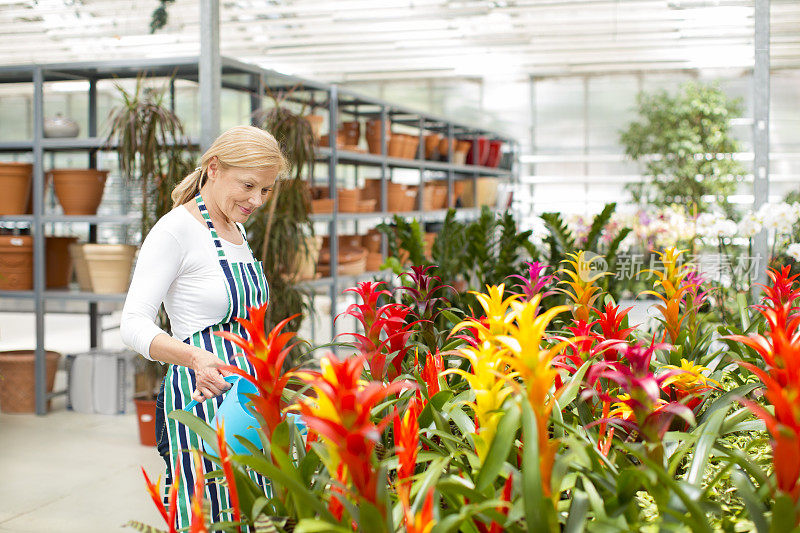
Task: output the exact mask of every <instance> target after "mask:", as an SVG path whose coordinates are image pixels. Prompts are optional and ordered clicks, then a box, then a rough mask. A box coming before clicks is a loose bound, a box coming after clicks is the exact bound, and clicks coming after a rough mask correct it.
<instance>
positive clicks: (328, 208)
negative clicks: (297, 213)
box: [310, 187, 333, 213]
mask: <svg viewBox="0 0 800 533" xmlns="http://www.w3.org/2000/svg"><path fill="white" fill-rule="evenodd" d="M310 192H311V212H312V213H333V199H332V198H330V195H329V194H328V187H311V191H310Z"/></svg>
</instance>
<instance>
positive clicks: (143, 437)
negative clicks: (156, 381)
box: [133, 398, 156, 446]
mask: <svg viewBox="0 0 800 533" xmlns="http://www.w3.org/2000/svg"><path fill="white" fill-rule="evenodd" d="M133 403H135V404H136V418H137V420H138V421H139V442H141V443H142V446H155V445H156V401H155V400H150V399H146V398H134V399H133Z"/></svg>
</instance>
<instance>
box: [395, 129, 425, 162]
mask: <svg viewBox="0 0 800 533" xmlns="http://www.w3.org/2000/svg"><path fill="white" fill-rule="evenodd" d="M418 147H419V137H418V136H416V135H406V134H405V133H392V138H391V140H390V141H389V148H388V155H389V157H397V158H400V159H416V158H417V148H418Z"/></svg>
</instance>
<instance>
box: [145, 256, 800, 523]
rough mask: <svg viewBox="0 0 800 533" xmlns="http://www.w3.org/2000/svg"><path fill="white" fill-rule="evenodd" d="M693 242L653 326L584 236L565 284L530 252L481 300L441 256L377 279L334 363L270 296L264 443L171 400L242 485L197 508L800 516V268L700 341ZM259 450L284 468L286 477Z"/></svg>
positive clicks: (250, 349)
mask: <svg viewBox="0 0 800 533" xmlns="http://www.w3.org/2000/svg"><path fill="white" fill-rule="evenodd" d="M679 255H680V254H679V253H678V252H676V251H675V250H667V251H664V252H662V258H666V259H667V261H666V262H665V263H664V265H666V266H664V265H662V266H663V268H662V269H660V270H658V272H659V273H660V274H661V275H655V278H656V285H655V287H654V288H655V292H657V294H659V295H660V296H662V297H663V298H662V300H661V302H660V305H661V306H662V317H663V319H664V320H663V322H662V323H660V324H659V325H658V326H657V329H656V330H655V331H643V330H641V329H640V328H639V327H638V325H636V324H630V323H629V321H628V315H629V311H630V309H625V308H622V307H621V306H619V305H617V304H616V303H615V302H614V301H613V299H611V298H610V296H609V295H608V294H607V293H605V291H604V290H603V288H602V286H601V285H599V283H598V280H600V279H602V278H603V277H605V273H604V272H603V271H602V269H599V267H598V268H597V271H591V270H589V275H588V276H582V275H581V273H582V272H584V273H585V270H586V269H584V268H583V267H584V266H585V265H586V264H587V262H588V259H587V255H586V254H585V253H583V252H582V251H576V252H574V253H573V255H572V256H571V259H570V262H568V263H567V264H566V266H565V268H564V269H563V271H562V272H561V274H563V277H564V279H565V280H567V282H566V283H564V282H562V286H563V285H565V284H566V288H564V289H563V291H564V292H562V293H561V294H558V293H554V294H547V293H548V292H550V290H551V288H552V282H553V281H555V280H552V281H550V282H549V283H548V282H544V281H543V280H544V279H545V277H544V276H545V275H544V273H543V270H542V268H540V267H538V266H535V265H528V267H529V268H528V272H527V274H528V275H527V277H525V278H524V280H523V283H522V284H521V285H520V286H518V289H519V293H513V292H512V293H509V292H508V291H507V290H506V287H505V286H504V285H502V284H501V285H497V286H493V285H489V286H487V287H486V289H485V291H483V292H475V293H473V294H471V295H470V298H472V299H473V300H474V302H476V305H475V306H474V307H473V308H472V314H471V315H470V314H467V315H464V314H462V313H460V312H459V311H457V310H455V309H453V308H452V307H450V306H451V304H450V294H449V293H452V292H453V289H452V288H448V287H444V286H443V284H442V283H441V281H440V280H439V279H438V278H437V277H436V276H435V275H434V272H435V271H433V270H432V269H430V268H422V267H420V268H414V269H412V270H411V271H410V272H408V273H407V274H406V275H405V276H403V279H402V280H401V281H402V282H405V283H406V286H405V287H404V288H398V289H396V290H389V288H388V287H389V285H388V284H382V283H378V282H365V283H362V284H359V285H358V286H357V287H355V288H354V289H351V290H352V292H353V293H355V294H356V295H357V297H358V302H357V303H355V304H353V305H351V306H350V307H349V308H348V309H347V311H346V312H345V315H346V316H349V317H352V318H354V319H355V320H356V323H357V324H358V329H357V330H356V331H351V332H348V333H347V335H349V337H343V338H349V339H352V344H350V345H346V344H341V343H340V344H338V345H337V350H338V353H337V354H335V355H334V354H327V355H324V356H323V357H322V358H321V359H319V361H318V365H319V368H306V369H292V370H289V371H286V372H284V371H283V368H282V366H283V365H282V364H281V363H282V362H283V358H284V357H285V354H286V353H287V351H288V350H289V349H291V344H292V335H291V334H287V333H283V332H282V330H281V327H282V326H281V325H279V326H278V327H276V328H275V329H274V330H272V331H270V332H266V331H265V330H264V328H263V327H262V326H261V324H262V320H263V318H262V313H263V309H252V310H251V317H250V319H249V320H247V321H242V325H243V327H244V331H245V332H246V335H243V336H242V337H237V336H235V335H229V336H228V338H229V339H231V340H233V341H234V342H235V343H236V344H237V345H238V346H239V347H241V348H242V350H243V351H244V355H245V357H247V359H248V360H249V361H250V362H251V363H252V364H253V367H254V368H255V370H256V372H255V376H250V377H245V379H250V380H251V381H253V383H255V384H256V385H257V387H258V394H257V395H255V396H254V397H253V403H254V406H255V407H256V411H257V413H258V419H259V422H260V426H261V427H260V428H259V432H260V435H261V438H262V440H263V443H264V451H261V450H259V449H256V448H255V447H254V446H249V448H248V449H249V450H250V452H251V453H249V454H232V453H230V451H229V450H228V449H227V444H226V441H225V435H224V433H223V432H224V429H223V428H221V429H220V431H219V433H218V434H217V435H215V434H214V431H213V430H212V429H211V428H209V427H208V426H207V425H205V424H203V423H201V422H200V421H199V420H197V419H196V418H194V417H193V415H190V414H188V413H176V414H174V415H171V416H174V417H175V418H177V419H178V420H179V421H181V422H183V423H186V424H188V425H189V426H190V427H191V428H192V429H194V430H195V431H197V433H198V434H199V435H200V436H201V437H202V438H203V440H205V441H206V442H207V443H209V444H210V446H211V449H213V450H214V452H215V453H216V455H213V454H204V455H205V456H206V458H207V459H208V460H210V461H212V462H214V463H215V464H218V465H219V469H218V470H217V471H215V472H212V473H211V474H210V475H209V477H210V478H214V479H208V480H206V481H207V482H216V483H222V484H223V485H224V486H225V487H226V490H229V491H230V495H231V498H230V500H231V501H232V502H233V505H232V507H233V509H231V510H230V513H229V521H227V522H223V523H219V524H214V525H213V526H210V525H208V524H206V523H205V522H204V519H203V517H204V516H207V515H208V514H207V513H203V512H202V503H201V502H200V501H198V500H199V498H196V499H195V500H196V502H195V505H194V508H195V511H196V519H195V521H194V525H193V527H196V528H197V529H196V530H197V531H202V530H203V529H202V528H209V529H212V528H213V529H216V530H224V531H262V530H264V531H278V532H290V531H307V532H310V531H332V532H345V531H370V532H373V531H375V532H400V531H405V532H417V531H421V532H427V533H444V532H447V531H469V532H477V533H498V532H500V531H510V532H520V533H521V532H524V531H544V532H556V531H581V530H583V531H588V532H595V531H598V532H599V531H657V530H670V531H672V530H677V531H680V530H686V531H704V532H706V531H707V532H712V531H734V530H756V531H759V532H760V533H762V532H763V533H767V532H769V531H793V530H795V531H796V529H793V528H797V527H799V526H798V524H799V523H800V521H799V520H798V518H799V517H800V507H799V505H800V504H798V496H800V494H798V493H799V492H800V488H799V487H800V482H799V481H798V477H800V463H799V462H798V461H800V459H798V458H799V457H800V448H799V447H798V446H799V444H798V443H800V410H799V409H800V408H798V405H800V357H798V354H800V344H799V343H800V314H799V313H798V312H797V306H798V299H799V298H800V288H798V287H797V283H796V280H795V278H792V277H789V276H788V273H787V272H783V271H782V272H772V273H771V279H772V283H771V285H769V286H768V287H766V288H765V291H766V297H767V298H766V300H765V303H764V304H763V305H761V306H759V307H757V308H756V309H757V310H758V312H759V313H760V314H761V315H763V318H761V319H760V320H755V317H749V315H748V312H747V310H746V309H743V310H742V313H741V317H742V321H743V329H742V331H743V332H745V333H746V334H745V333H742V334H738V336H737V335H736V334H735V335H734V336H729V337H728V338H727V339H725V340H723V342H724V343H726V344H725V348H715V349H714V350H713V351H712V350H711V349H710V343H709V345H707V347H708V353H705V354H702V357H697V358H694V357H693V358H687V357H685V355H687V354H688V353H689V352H687V351H686V346H687V345H686V343H685V342H683V341H682V339H687V338H690V337H691V336H692V335H694V334H695V333H692V329H693V328H695V326H697V325H698V324H699V325H700V328H698V329H697V330H696V331H699V332H701V333H702V335H705V334H706V331H705V329H703V328H704V327H705V326H704V324H703V322H702V311H700V310H699V309H700V307H699V306H698V305H697V302H698V298H702V293H703V291H705V290H706V288H705V284H704V283H703V282H702V280H699V279H696V278H695V277H693V274H692V271H691V270H690V268H684V267H682V266H680V265H679V261H677V258H678V257H679ZM598 263H599V262H598ZM512 279H515V280H517V279H519V278H512ZM565 292H566V293H567V295H565V294H564V293H565ZM559 298H562V301H566V303H567V304H568V305H558V299H559ZM546 299H549V300H550V302H548V303H549V304H551V305H549V306H548V305H545V304H543V301H544V300H546ZM567 311H571V312H567ZM693 313H694V314H696V318H697V321H694V318H693V316H694V315H693ZM744 322H747V324H744ZM756 330H758V331H756ZM667 341H673V342H676V341H677V344H678V345H676V344H667ZM700 346H703V344H702V343H694V344H693V350H697V349H699V348H698V347H700ZM726 350H727V351H726ZM691 353H692V354H694V353H695V352H691ZM734 353H735V354H736V355H735V356H734V357H731V354H734ZM734 359H737V360H740V363H739V364H738V365H737V364H733V363H732V361H733V360H734ZM707 360H712V364H708V363H706V362H705V361H707ZM728 362H731V363H730V364H729V363H728ZM726 365H727V366H726ZM745 371H747V372H745ZM293 383H294V384H293ZM761 385H763V386H764V389H765V392H764V393H763V394H762V395H759V394H758V388H759V387H760V386H761ZM298 391H300V392H298ZM306 391H307V392H306ZM737 398H739V399H741V401H742V402H743V403H744V404H745V405H746V406H747V407H741V408H740V407H737V406H736V402H735V400H736V399H737ZM751 412H752V413H755V415H756V416H757V417H754V416H753V415H752V414H751ZM293 417H297V418H298V419H299V420H300V421H302V422H304V423H305V425H307V426H308V429H309V432H308V436H307V437H305V438H303V437H302V436H301V435H300V433H299V432H298V431H297V430H296V428H295V424H294V421H293ZM767 434H768V435H769V436H770V437H771V440H770V442H771V447H770V446H768V443H767V441H766V440H765V439H764V436H765V435H767ZM770 450H771V453H770ZM200 453H202V452H200ZM251 471H255V472H259V473H261V474H263V475H264V476H266V477H268V478H269V479H270V481H271V484H272V490H271V491H270V493H269V494H264V491H263V490H261V489H260V488H259V487H258V485H257V484H256V483H255V481H253V480H252V479H251V477H250V476H249V473H250V472H251ZM148 487H149V489H148V490H149V491H150V493H151V495H153V496H154V499H156V500H157V499H158V498H157V494H158V487H157V485H153V484H151V483H150V482H149V480H148ZM189 490H191V489H189ZM196 492H197V494H200V492H201V491H200V490H199V489H197V490H196ZM168 501H172V500H168ZM159 505H160V503H159ZM160 509H161V511H162V516H164V518H165V521H166V522H167V524H168V525H169V524H170V516H171V515H170V511H169V510H168V508H165V507H161V508H160ZM734 522H736V523H734ZM132 525H135V526H136V527H137V528H139V529H140V530H145V529H144V528H145V527H146V526H142V525H141V524H132ZM170 527H171V526H170Z"/></svg>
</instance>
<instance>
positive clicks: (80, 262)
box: [69, 244, 92, 292]
mask: <svg viewBox="0 0 800 533" xmlns="http://www.w3.org/2000/svg"><path fill="white" fill-rule="evenodd" d="M69 255H70V256H71V257H72V264H73V265H74V267H75V278H76V279H77V280H78V287H80V290H82V291H84V292H92V278H91V277H89V266H88V265H87V264H86V257H85V256H84V255H83V245H82V244H70V245H69Z"/></svg>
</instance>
